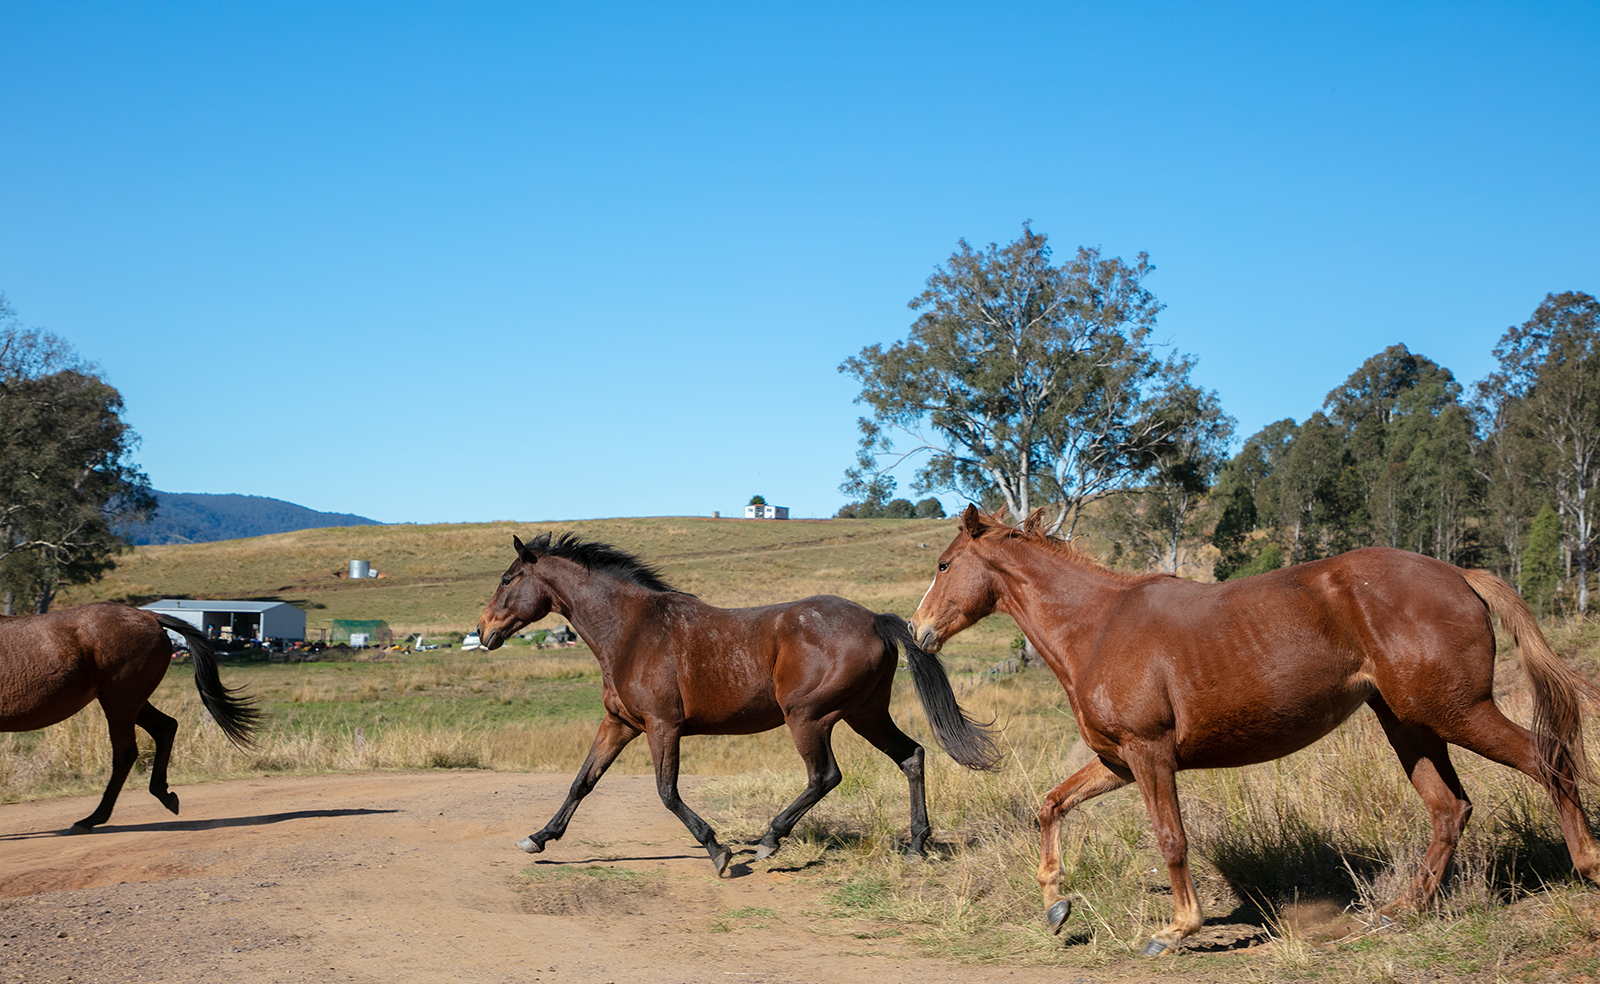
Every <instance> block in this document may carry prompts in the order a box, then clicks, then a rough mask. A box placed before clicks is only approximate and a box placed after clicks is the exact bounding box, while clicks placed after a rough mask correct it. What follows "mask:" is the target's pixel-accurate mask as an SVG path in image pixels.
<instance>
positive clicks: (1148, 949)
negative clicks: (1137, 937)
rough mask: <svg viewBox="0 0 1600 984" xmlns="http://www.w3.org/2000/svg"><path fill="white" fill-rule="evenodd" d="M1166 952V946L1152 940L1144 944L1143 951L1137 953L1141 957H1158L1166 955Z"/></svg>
mask: <svg viewBox="0 0 1600 984" xmlns="http://www.w3.org/2000/svg"><path fill="white" fill-rule="evenodd" d="M1166 952H1167V944H1165V943H1163V942H1161V941H1160V940H1156V939H1152V940H1151V941H1150V942H1148V943H1146V944H1145V945H1144V949H1143V950H1140V951H1139V956H1141V957H1159V956H1161V955H1162V954H1163V953H1166Z"/></svg>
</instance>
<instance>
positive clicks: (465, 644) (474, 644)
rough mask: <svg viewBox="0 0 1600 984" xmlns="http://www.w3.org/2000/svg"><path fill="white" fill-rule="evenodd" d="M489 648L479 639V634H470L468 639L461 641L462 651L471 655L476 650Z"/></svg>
mask: <svg viewBox="0 0 1600 984" xmlns="http://www.w3.org/2000/svg"><path fill="white" fill-rule="evenodd" d="M487 648H488V647H487V646H485V645H484V644H483V642H482V641H481V640H480V639H479V638H478V633H476V632H468V633H467V637H466V638H465V639H462V640H461V651H462V652H464V653H470V652H472V651H473V650H474V649H487Z"/></svg>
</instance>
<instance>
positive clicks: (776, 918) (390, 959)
mask: <svg viewBox="0 0 1600 984" xmlns="http://www.w3.org/2000/svg"><path fill="white" fill-rule="evenodd" d="M569 782H570V778H569V777H566V776H551V775H517V774H509V773H490V772H425V773H408V774H400V773H366V774H358V775H335V776H316V777H309V778H262V779H252V780H240V781H234V782H225V783H216V784H212V785H202V786H188V787H183V788H180V789H179V790H178V792H179V795H180V796H182V798H183V815H182V817H181V818H179V817H173V816H172V815H170V814H168V813H167V812H165V811H164V810H163V809H162V808H161V806H160V805H159V804H158V803H156V802H155V800H154V799H153V798H151V797H150V796H149V795H147V794H146V793H145V792H144V791H143V789H141V788H130V789H129V790H127V791H126V792H124V794H123V797H122V802H121V803H119V804H118V807H117V812H116V814H115V815H114V816H113V818H112V822H111V823H110V824H108V825H106V826H104V827H101V828H99V829H98V830H96V831H95V832H93V833H90V834H81V835H73V836H69V835H65V834H64V833H63V830H64V828H65V827H66V825H67V824H69V823H70V822H71V821H72V820H75V819H77V818H78V817H80V816H83V815H84V814H85V813H87V812H88V811H89V810H90V809H91V808H92V806H93V802H94V798H92V797H83V798H71V799H55V800H41V801H35V802H29V803H18V804H13V805H8V806H0V984H10V982H14V981H25V982H28V984H45V982H52V984H53V982H66V981H72V982H89V984H93V982H102V981H103V982H121V981H139V982H143V981H198V980H208V979H218V980H226V981H230V982H245V984H256V982H261V984H265V982H273V984H276V982H291V981H292V982H299V981H318V982H321V981H353V982H360V984H368V982H387V981H399V982H405V984H428V982H445V981H450V982H455V981H461V982H472V984H483V982H508V984H523V982H534V981H538V982H596V984H599V982H618V984H623V982H685V984H709V982H716V984H730V982H751V984H755V982H811V981H819V982H822V981H825V982H841V984H854V982H862V984H866V982H871V984H882V982H884V981H909V980H915V981H919V982H929V984H933V982H945V981H949V982H955V981H960V982H963V984H968V982H974V981H985V980H991V981H1006V982H1018V984H1026V982H1044V981H1049V982H1051V984H1061V982H1065V981H1084V980H1090V979H1091V977H1092V979H1094V980H1110V979H1116V980H1126V979H1128V977H1129V974H1128V973H1112V974H1098V973H1097V974H1094V975H1089V974H1087V973H1085V972H1083V971H1081V970H1078V969H1075V968H1065V967H1059V968H1041V967H1016V968H1008V967H998V966H972V965H966V964H961V963H957V962H955V961H943V960H937V959H929V958H927V957H922V956H917V955H915V954H913V953H912V952H911V951H910V950H909V948H907V947H906V946H905V945H904V944H901V943H897V942H896V941H895V940H894V939H871V938H862V937H863V936H866V935H869V934H867V933H865V932H863V930H865V929H868V928H869V927H857V926H853V925H851V924H850V922H849V920H841V919H838V918H834V917H830V916H828V915H826V906H825V905H824V903H823V902H822V900H821V898H820V895H821V893H822V892H823V891H825V887H824V886H823V885H822V884H821V883H820V882H821V880H820V879H816V878H808V877H804V876H803V875H797V874H795V873H794V872H793V871H792V870H791V871H788V872H785V871H783V870H782V866H781V864H780V863H779V862H781V860H782V858H783V855H782V854H779V855H778V856H777V857H775V858H774V859H773V860H772V861H771V862H763V863H762V864H759V865H755V866H751V865H749V864H748V863H746V862H748V861H750V860H751V853H750V852H749V850H748V849H747V850H745V851H744V852H743V853H741V854H738V855H736V857H735V862H736V863H735V865H734V868H733V871H734V877H731V878H726V879H721V880H719V879H717V878H715V877H714V876H713V873H712V869H711V864H710V861H709V860H708V859H707V858H706V856H705V853H704V852H703V851H702V850H701V849H700V848H699V846H698V845H697V844H695V843H694V841H693V840H692V839H691V838H690V837H689V835H688V833H687V832H686V831H685V830H684V829H683V827H682V825H681V824H679V822H678V820H677V818H676V817H673V816H672V815H671V814H669V813H668V812H667V811H666V810H665V809H664V808H663V807H662V806H661V803H660V800H659V799H658V798H657V797H656V793H655V786H654V782H653V781H652V780H651V779H650V778H649V777H644V776H610V777H607V778H606V780H605V781H604V782H602V783H601V784H600V787H599V788H598V789H597V790H596V792H595V793H594V794H593V795H591V796H590V797H589V798H588V800H586V801H585V802H584V804H583V806H582V808H581V809H580V810H579V812H578V814H577V817H576V819H575V820H574V821H573V824H572V826H571V828H570V829H569V830H568V832H567V836H566V838H564V839H563V840H561V841H557V842H555V843H553V844H551V845H550V846H549V848H548V849H547V850H546V852H545V853H544V854H541V855H537V856H529V855H526V854H523V853H522V852H521V851H519V850H517V849H516V848H515V846H514V845H515V842H516V841H517V840H518V839H520V838H521V837H523V836H524V835H526V834H528V833H529V832H531V831H533V830H536V829H538V827H540V826H541V825H542V824H543V822H544V821H545V820H546V819H547V818H548V817H549V815H550V814H551V813H552V812H554V810H555V808H556V807H557V806H558V805H559V804H560V801H561V798H562V797H563V796H564V795H565V793H566V789H567V786H568V784H569ZM696 785H697V783H696V782H695V781H694V780H687V781H686V782H685V783H684V789H685V793H686V795H687V796H688V797H689V798H691V799H692V798H693V795H694V789H695V787H696ZM130 787H133V783H130ZM1130 970H1131V968H1130ZM1134 973H1135V975H1136V977H1137V978H1139V979H1144V978H1146V977H1147V976H1148V975H1146V974H1144V973H1142V972H1134Z"/></svg>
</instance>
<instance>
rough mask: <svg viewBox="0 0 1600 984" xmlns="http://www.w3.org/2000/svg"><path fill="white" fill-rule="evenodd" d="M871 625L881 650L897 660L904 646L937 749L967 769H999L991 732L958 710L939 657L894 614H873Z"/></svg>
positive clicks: (998, 757) (953, 692)
mask: <svg viewBox="0 0 1600 984" xmlns="http://www.w3.org/2000/svg"><path fill="white" fill-rule="evenodd" d="M872 625H873V628H875V629H877V630H878V637H879V638H880V639H882V640H883V645H884V648H886V649H887V650H888V651H889V652H890V653H891V654H892V655H894V656H895V658H896V659H897V660H898V659H899V647H901V646H904V647H905V650H906V661H907V662H908V663H910V664H911V680H912V682H913V683H915V684H916V686H917V697H918V698H919V699H920V700H921V701H922V710H923V712H924V713H925V714H927V715H928V723H929V724H931V725H933V735H934V737H935V738H937V739H938V741H939V747H940V748H943V749H944V750H945V752H946V753H947V754H948V755H949V756H950V757H951V758H953V759H955V760H956V761H957V762H960V763H961V764H962V765H964V766H966V767H967V768H969V769H979V770H982V771H984V772H993V771H994V770H995V769H997V768H999V767H1000V750H999V749H998V748H996V747H995V743H994V732H992V731H990V730H989V729H988V728H986V727H984V726H983V725H981V724H979V723H977V722H976V721H974V720H972V719H971V718H969V717H967V712H966V711H963V710H962V709H961V705H960V704H958V703H957V702H956V692H955V691H954V690H952V689H951V688H950V678H949V677H947V676H945V672H944V665H943V664H942V663H940V662H939V657H937V656H935V655H933V654H932V653H928V652H924V651H923V650H922V649H921V648H920V647H918V646H917V644H916V641H915V640H914V639H913V638H912V636H911V626H909V625H907V624H906V620H905V619H903V618H901V617H900V616H898V615H888V614H885V615H874V616H873V617H872Z"/></svg>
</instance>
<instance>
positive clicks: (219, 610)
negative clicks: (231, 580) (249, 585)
mask: <svg viewBox="0 0 1600 984" xmlns="http://www.w3.org/2000/svg"><path fill="white" fill-rule="evenodd" d="M139 607H140V608H142V609H144V610H145V611H147V612H160V613H161V614H163V615H171V616H172V617H173V618H181V619H183V620H184V621H185V622H188V623H189V624H190V625H192V626H194V627H195V628H197V629H199V630H200V631H201V632H204V633H205V634H206V635H208V636H210V637H212V638H215V639H263V640H265V639H282V640H284V641H286V642H299V641H301V640H303V639H305V637H306V613H305V612H303V611H301V610H300V609H298V608H296V607H294V606H293V605H291V604H289V603H288V602H283V601H195V600H193V599H190V598H163V599H162V600H160V601H156V602H152V603H150V604H148V605H140V606H139ZM168 634H169V635H170V634H171V633H168ZM180 641H181V640H180Z"/></svg>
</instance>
